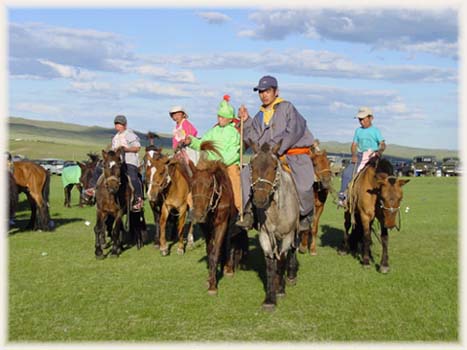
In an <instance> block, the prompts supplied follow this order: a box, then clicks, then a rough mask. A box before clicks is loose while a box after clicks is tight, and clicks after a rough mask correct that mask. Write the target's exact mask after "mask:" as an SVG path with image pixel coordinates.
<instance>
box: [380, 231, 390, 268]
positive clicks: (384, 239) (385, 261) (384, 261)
mask: <svg viewBox="0 0 467 350" xmlns="http://www.w3.org/2000/svg"><path fill="white" fill-rule="evenodd" d="M381 227H382V229H381V243H382V246H383V254H382V256H381V263H380V266H379V272H381V273H388V272H389V256H388V243H389V235H388V229H387V228H385V227H384V223H381Z"/></svg>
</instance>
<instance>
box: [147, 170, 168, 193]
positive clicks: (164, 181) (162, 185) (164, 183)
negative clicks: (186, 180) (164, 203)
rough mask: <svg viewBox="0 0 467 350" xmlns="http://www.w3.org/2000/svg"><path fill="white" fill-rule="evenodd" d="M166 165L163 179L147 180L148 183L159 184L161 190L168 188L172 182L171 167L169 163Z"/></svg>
mask: <svg viewBox="0 0 467 350" xmlns="http://www.w3.org/2000/svg"><path fill="white" fill-rule="evenodd" d="M164 167H165V172H164V176H163V177H162V180H161V181H160V182H157V181H152V180H149V181H146V184H148V185H154V186H157V187H159V188H160V190H161V191H162V190H164V189H165V188H167V186H169V184H170V175H169V167H168V166H167V165H165V166H164ZM154 168H155V167H154ZM151 178H152V176H151Z"/></svg>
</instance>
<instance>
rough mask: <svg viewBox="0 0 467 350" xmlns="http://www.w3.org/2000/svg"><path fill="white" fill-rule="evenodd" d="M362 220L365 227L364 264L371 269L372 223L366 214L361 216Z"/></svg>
mask: <svg viewBox="0 0 467 350" xmlns="http://www.w3.org/2000/svg"><path fill="white" fill-rule="evenodd" d="M360 218H361V220H362V226H363V252H362V264H363V267H370V244H371V222H370V220H369V218H368V216H366V215H364V214H360Z"/></svg>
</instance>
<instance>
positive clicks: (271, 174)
mask: <svg viewBox="0 0 467 350" xmlns="http://www.w3.org/2000/svg"><path fill="white" fill-rule="evenodd" d="M281 144H282V142H279V143H278V144H276V145H275V146H274V147H272V148H271V146H270V145H269V144H268V143H264V144H263V145H262V146H261V148H260V149H259V150H258V147H257V145H256V144H255V143H253V142H251V140H250V145H251V147H252V149H253V152H254V155H253V156H252V157H251V159H250V170H251V174H250V176H251V190H252V193H253V197H252V200H253V204H254V205H255V206H256V207H257V208H260V209H266V208H267V207H268V206H269V203H270V202H271V199H272V197H273V195H274V192H275V191H276V189H277V185H278V174H279V170H280V168H279V167H280V164H279V158H278V156H277V152H278V150H279V149H280V146H281Z"/></svg>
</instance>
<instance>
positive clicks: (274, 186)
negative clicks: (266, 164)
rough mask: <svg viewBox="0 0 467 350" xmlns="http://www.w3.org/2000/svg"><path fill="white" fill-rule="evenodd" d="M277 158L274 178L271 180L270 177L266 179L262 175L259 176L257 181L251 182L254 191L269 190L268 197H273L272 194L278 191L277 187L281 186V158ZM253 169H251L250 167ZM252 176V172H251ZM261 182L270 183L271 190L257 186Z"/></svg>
mask: <svg viewBox="0 0 467 350" xmlns="http://www.w3.org/2000/svg"><path fill="white" fill-rule="evenodd" d="M275 160H276V174H275V177H274V180H273V181H272V182H271V181H269V180H268V179H265V178H262V177H261V176H259V177H258V178H257V179H256V180H255V181H253V182H252V183H251V186H250V187H251V189H252V190H253V191H264V192H268V197H271V196H272V195H274V193H275V192H276V191H277V188H278V187H279V179H280V166H281V165H280V163H279V160H278V159H277V158H275ZM250 170H251V169H250ZM250 178H251V173H250ZM260 183H266V184H268V185H270V186H271V189H270V190H269V191H267V190H266V189H264V188H261V187H259V188H257V187H256V186H257V185H258V184H260Z"/></svg>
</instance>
